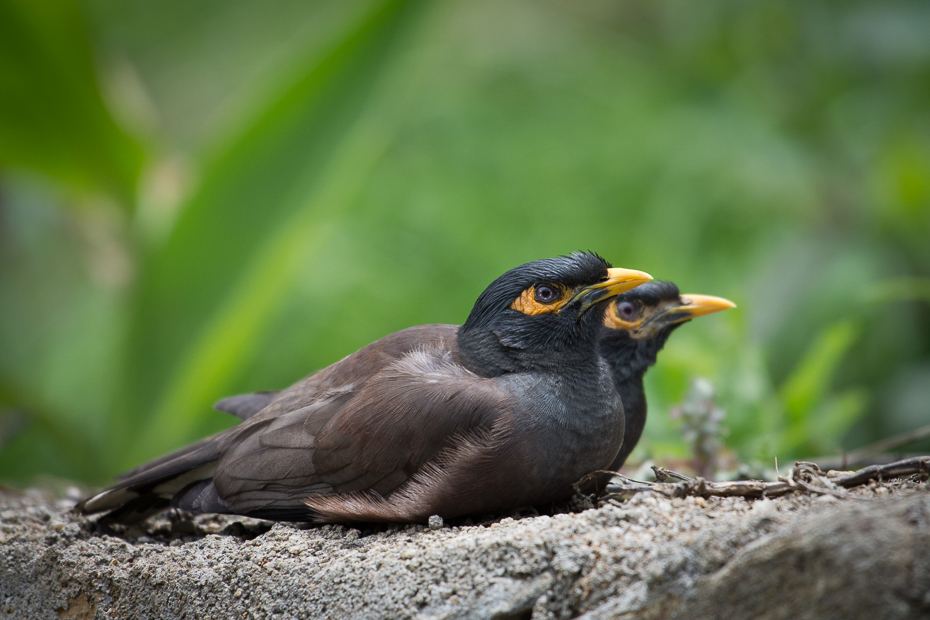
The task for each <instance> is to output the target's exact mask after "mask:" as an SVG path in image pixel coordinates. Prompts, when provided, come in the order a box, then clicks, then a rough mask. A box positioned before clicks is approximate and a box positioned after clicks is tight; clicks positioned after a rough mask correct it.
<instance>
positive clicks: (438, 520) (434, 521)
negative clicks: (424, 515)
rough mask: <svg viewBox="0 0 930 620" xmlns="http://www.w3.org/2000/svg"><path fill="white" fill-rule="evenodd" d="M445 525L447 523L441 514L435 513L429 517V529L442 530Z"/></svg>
mask: <svg viewBox="0 0 930 620" xmlns="http://www.w3.org/2000/svg"><path fill="white" fill-rule="evenodd" d="M443 525H445V523H444V522H443V520H442V517H440V516H439V515H433V516H432V517H430V518H429V529H431V530H441V529H442V526H443Z"/></svg>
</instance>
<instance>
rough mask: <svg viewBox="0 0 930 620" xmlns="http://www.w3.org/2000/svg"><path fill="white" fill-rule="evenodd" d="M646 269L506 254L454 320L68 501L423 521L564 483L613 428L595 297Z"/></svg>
mask: <svg viewBox="0 0 930 620" xmlns="http://www.w3.org/2000/svg"><path fill="white" fill-rule="evenodd" d="M650 279H651V277H650V276H649V275H647V274H645V273H642V272H639V271H631V270H627V269H611V268H610V265H609V263H607V262H606V261H605V260H604V259H602V258H600V257H599V256H597V255H595V254H591V253H575V254H572V255H570V256H563V257H557V258H551V259H544V260H539V261H535V262H532V263H527V264H525V265H521V266H520V267H516V268H514V269H511V270H510V271H508V272H507V273H505V274H504V275H502V276H501V277H499V278H498V279H497V280H495V281H494V282H493V283H492V284H491V285H490V286H489V287H488V288H487V289H485V291H484V292H483V293H482V294H481V295H480V296H479V297H478V300H477V301H476V303H475V305H474V307H473V308H472V311H471V314H470V315H469V316H468V320H467V321H466V322H465V324H464V325H462V326H461V327H459V326H456V325H425V326H420V327H412V328H409V329H405V330H402V331H399V332H396V333H394V334H391V335H389V336H386V337H384V338H382V339H380V340H378V341H376V342H374V343H372V344H370V345H368V346H366V347H364V348H362V349H361V350H359V351H357V352H356V353H353V354H352V355H349V356H348V357H346V358H344V359H342V360H341V361H339V362H337V363H335V364H333V365H331V366H329V367H327V368H325V369H323V370H321V371H319V372H317V373H315V374H313V375H311V376H310V377H308V378H306V379H304V380H303V381H300V382H298V383H297V384H295V385H293V386H291V387H290V388H288V389H286V390H283V391H282V392H280V393H275V394H272V395H268V394H265V395H261V394H260V395H252V396H248V397H238V398H239V399H240V400H239V401H237V402H238V405H240V406H241V407H240V408H241V411H240V413H241V416H240V417H243V418H245V421H243V422H242V423H240V424H239V425H238V426H236V427H233V428H231V429H228V430H226V431H223V432H221V433H219V434H217V435H214V436H212V437H209V438H207V439H204V440H202V441H200V442H198V443H195V444H192V445H190V446H187V447H185V448H182V449H180V450H178V451H176V452H174V453H172V454H169V455H167V456H164V457H162V458H160V459H157V460H155V461H152V462H150V463H147V464H145V465H142V466H141V467H138V468H137V469H135V470H133V471H130V472H128V473H126V474H124V475H123V476H122V477H121V478H122V480H121V481H120V482H119V483H118V484H117V485H115V486H113V487H112V488H110V489H107V490H106V491H103V492H101V493H99V494H97V495H95V496H93V497H91V498H89V499H87V500H85V501H84V502H82V503H81V504H79V506H78V510H80V511H82V512H85V513H93V512H101V511H105V510H109V511H111V513H110V514H109V515H107V517H106V518H107V519H108V520H110V521H132V520H137V519H139V518H143V517H145V516H147V515H149V514H152V513H153V512H156V511H158V510H160V509H163V508H166V507H168V506H169V505H171V506H174V507H176V508H180V509H183V510H188V511H191V512H194V513H229V514H240V515H247V516H253V517H259V518H267V519H281V520H308V521H317V522H349V521H363V522H371V521H401V522H424V521H426V520H427V519H428V518H429V517H430V516H431V515H439V516H441V517H444V518H452V517H457V516H461V515H466V514H485V513H493V512H500V511H505V510H509V509H513V508H517V507H521V506H533V505H543V504H547V503H551V502H555V501H559V500H562V499H566V498H568V497H570V496H571V494H572V483H574V482H576V481H577V480H578V479H579V478H580V477H582V476H583V475H584V474H586V473H588V472H590V471H592V470H596V469H603V468H604V467H606V466H607V465H608V464H610V463H611V462H612V461H613V459H614V457H615V456H616V453H617V448H618V446H619V445H620V442H621V439H622V436H623V410H622V405H621V402H620V397H619V396H618V395H617V391H616V389H615V388H614V379H613V375H612V373H611V370H610V367H609V366H608V364H607V362H606V361H605V360H604V359H602V358H601V357H600V355H598V340H599V338H600V336H601V329H602V327H603V320H604V310H605V309H606V307H607V305H608V303H609V302H610V300H611V299H612V298H613V297H615V296H616V295H618V294H620V293H622V292H624V291H627V290H629V289H631V288H633V287H635V286H637V285H639V284H642V283H643V282H646V281H648V280H650ZM269 396H270V402H265V401H263V400H262V399H263V398H267V397H269ZM248 398H254V399H258V400H256V401H253V402H252V405H251V409H250V408H249V407H247V406H246V405H247V404H248V403H247V400H248ZM227 404H228V403H227ZM235 404H236V403H233V405H235ZM258 405H263V406H262V407H261V410H260V411H258V413H254V408H255V407H256V406H258ZM227 408H228V409H234V410H237V411H238V410H239V409H240V408H237V407H236V406H232V405H231V406H229V407H227ZM246 410H248V411H249V413H254V415H250V414H249V413H246Z"/></svg>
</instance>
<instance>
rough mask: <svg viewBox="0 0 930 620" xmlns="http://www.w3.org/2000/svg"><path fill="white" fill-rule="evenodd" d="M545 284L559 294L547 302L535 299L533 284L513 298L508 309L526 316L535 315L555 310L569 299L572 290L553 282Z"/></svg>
mask: <svg viewBox="0 0 930 620" xmlns="http://www.w3.org/2000/svg"><path fill="white" fill-rule="evenodd" d="M546 286H547V287H548V288H550V289H552V290H554V291H556V292H557V293H559V294H560V296H559V297H558V298H556V299H554V300H553V301H550V302H548V303H546V302H541V301H537V300H536V298H537V295H536V286H535V285H534V286H531V287H530V288H528V289H526V290H525V291H523V292H522V293H520V296H519V297H517V298H516V299H514V300H513V303H512V304H510V309H511V310H516V311H517V312H522V313H523V314H526V315H528V316H536V315H538V314H548V313H550V312H555V311H556V310H559V309H560V308H562V306H564V305H565V304H567V303H568V302H569V301H571V299H572V295H571V293H573V292H574V291H571V290H568V289H566V288H565V287H560V286H557V285H555V284H547V285H546Z"/></svg>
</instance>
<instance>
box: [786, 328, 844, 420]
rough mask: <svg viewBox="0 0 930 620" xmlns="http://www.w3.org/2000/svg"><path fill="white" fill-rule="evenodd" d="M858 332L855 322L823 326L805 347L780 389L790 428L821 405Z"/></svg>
mask: <svg viewBox="0 0 930 620" xmlns="http://www.w3.org/2000/svg"><path fill="white" fill-rule="evenodd" d="M861 332H862V328H861V326H860V325H859V323H858V322H857V321H855V320H853V319H849V320H845V321H841V322H839V323H835V324H833V325H831V326H829V327H827V328H826V329H825V330H824V331H823V332H821V334H820V335H819V336H818V337H817V339H816V340H815V341H814V342H813V343H812V344H811V346H810V347H809V348H808V350H807V352H806V353H805V354H804V357H803V358H802V359H801V361H800V362H799V363H798V365H797V366H796V367H795V369H794V371H792V373H791V375H790V376H789V377H788V378H787V380H786V381H785V383H784V384H783V386H782V389H781V399H782V401H783V402H784V404H785V409H786V412H787V415H788V420H789V422H790V423H791V424H792V425H794V424H800V423H803V422H804V421H805V420H806V418H807V416H808V415H809V414H810V413H811V412H812V411H813V410H814V409H815V408H816V407H817V406H819V405H820V404H821V401H822V400H823V398H824V397H825V396H826V394H827V393H828V391H829V388H830V381H831V380H832V379H833V375H834V373H835V372H836V370H837V367H838V366H839V364H840V362H842V361H843V356H845V355H846V352H847V351H849V349H850V347H852V345H853V344H854V343H855V342H856V340H857V339H858V338H859V335H860V334H861Z"/></svg>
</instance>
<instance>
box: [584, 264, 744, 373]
mask: <svg viewBox="0 0 930 620" xmlns="http://www.w3.org/2000/svg"><path fill="white" fill-rule="evenodd" d="M735 307H736V304H734V303H733V302H732V301H730V300H728V299H724V298H722V297H712V296H710V295H681V294H679V292H678V287H677V286H675V285H674V284H673V283H671V282H657V281H656V282H649V283H648V284H644V285H643V286H640V287H638V288H636V289H634V290H632V291H629V292H627V293H623V294H622V295H619V296H618V297H616V298H614V299H612V300H611V301H610V304H609V305H608V307H607V311H606V312H605V313H604V323H603V329H602V334H601V345H600V348H601V355H602V356H603V357H604V358H605V359H606V360H607V361H608V362H610V364H611V368H612V369H613V371H614V375H615V377H617V378H618V379H622V378H626V377H629V376H632V375H636V374H640V373H643V372H645V371H646V369H647V368H649V366H651V365H652V364H654V363H655V361H656V356H657V355H658V353H659V351H660V350H661V349H662V347H663V346H665V341H666V340H667V339H668V337H669V335H670V334H671V333H672V332H673V331H674V330H675V329H676V328H678V327H679V326H681V325H683V324H685V323H687V322H688V321H690V320H691V319H693V318H695V317H699V316H703V315H705V314H712V313H714V312H720V311H721V310H727V309H729V308H735Z"/></svg>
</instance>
